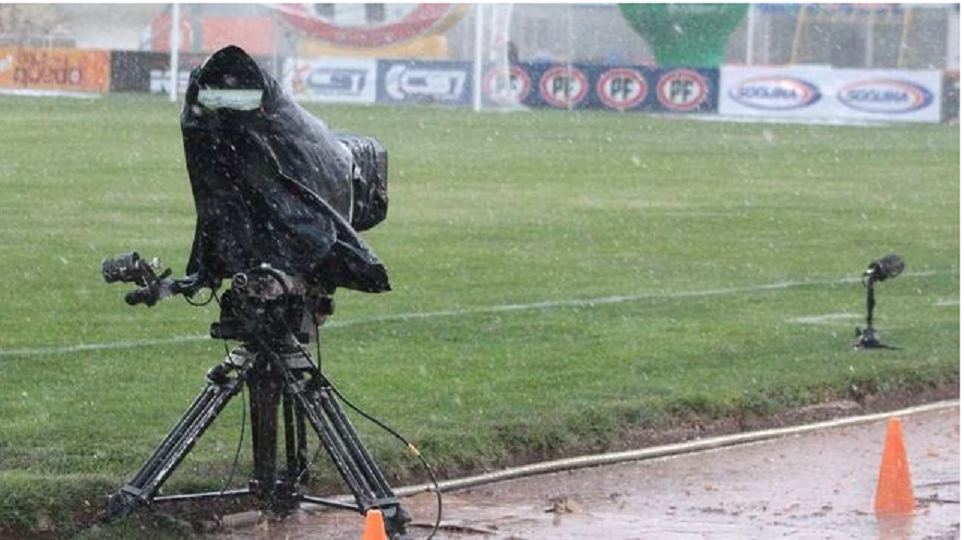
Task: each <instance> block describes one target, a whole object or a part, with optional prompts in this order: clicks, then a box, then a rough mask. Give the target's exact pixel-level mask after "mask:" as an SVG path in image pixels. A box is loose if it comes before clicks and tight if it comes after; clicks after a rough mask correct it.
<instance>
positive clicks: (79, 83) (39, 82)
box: [0, 47, 110, 94]
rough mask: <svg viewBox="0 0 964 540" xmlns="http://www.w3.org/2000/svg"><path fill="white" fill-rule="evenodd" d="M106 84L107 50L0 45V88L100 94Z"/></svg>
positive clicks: (108, 62) (108, 75)
mask: <svg viewBox="0 0 964 540" xmlns="http://www.w3.org/2000/svg"><path fill="white" fill-rule="evenodd" d="M109 83H110V53H108V52H107V51H82V50H76V49H46V48H44V49H41V48H26V47H25V48H20V47H0V90H3V91H14V92H28V93H29V92H39V93H51V92H53V93H67V94H78V93H81V94H102V93H105V92H107V91H108V85H109Z"/></svg>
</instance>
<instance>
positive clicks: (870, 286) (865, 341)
mask: <svg viewBox="0 0 964 540" xmlns="http://www.w3.org/2000/svg"><path fill="white" fill-rule="evenodd" d="M878 275H879V272H877V271H875V268H874V265H873V264H872V265H871V268H868V269H867V271H866V272H865V273H864V277H863V279H862V281H863V284H864V287H865V288H866V289H867V328H864V329H860V328H857V330H856V335H857V337H858V338H859V339H858V340H857V342H856V343H854V345H853V350H855V351H860V350H866V349H891V350H898V348H897V347H891V346H890V345H885V344H883V343H881V341H880V338H879V336H878V334H877V329H875V328H874V307H876V306H877V301H876V299H875V298H874V284H875V283H877V282H878V281H883V280H884V279H886V277H878Z"/></svg>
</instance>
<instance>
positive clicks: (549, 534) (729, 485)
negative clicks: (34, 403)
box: [210, 404, 960, 540]
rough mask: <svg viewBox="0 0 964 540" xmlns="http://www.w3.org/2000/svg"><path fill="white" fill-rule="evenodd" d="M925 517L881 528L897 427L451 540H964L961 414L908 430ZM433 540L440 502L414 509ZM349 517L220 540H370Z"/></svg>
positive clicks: (508, 498)
mask: <svg viewBox="0 0 964 540" xmlns="http://www.w3.org/2000/svg"><path fill="white" fill-rule="evenodd" d="M900 418H901V420H902V424H903V432H904V437H905V442H906V447H907V458H908V462H909V464H910V469H911V479H912V483H913V486H914V495H915V497H916V499H917V508H916V511H915V512H914V514H913V515H912V516H910V517H909V518H896V519H880V518H878V517H877V516H876V515H875V513H874V511H873V508H874V495H875V490H876V484H877V476H878V473H879V468H880V459H881V453H882V449H883V441H884V436H885V433H886V419H881V420H879V421H873V422H870V423H866V424H861V425H853V426H848V427H840V428H831V429H823V430H820V431H817V432H814V433H809V434H805V435H798V436H792V437H786V438H781V439H777V440H770V441H765V442H757V443H751V444H745V445H740V446H734V447H729V448H724V449H719V450H712V451H705V452H699V453H694V454H687V455H682V456H677V457H667V458H659V459H654V460H649V461H639V462H630V463H623V464H619V465H611V466H605V467H596V468H590V469H580V470H576V471H571V472H562V473H554V474H549V475H543V476H538V477H530V478H523V479H516V480H511V481H505V482H501V483H497V484H491V485H485V486H481V487H476V488H472V489H464V490H461V491H456V492H452V493H447V494H445V495H444V503H445V507H444V515H443V520H442V524H443V528H442V530H440V531H439V532H438V533H437V534H436V535H435V538H436V539H438V540H466V539H470V538H479V539H493V540H541V539H552V540H585V539H606V540H650V539H652V540H695V539H713V540H747V539H761V540H763V539H772V538H792V539H799V540H818V539H826V540H844V539H855V540H856V539H859V540H952V539H958V538H960V409H959V405H956V404H954V405H952V406H950V407H947V408H943V409H940V410H936V411H929V412H918V413H914V414H906V415H901V416H900ZM403 503H404V506H405V507H406V509H407V510H409V512H410V513H412V515H413V516H414V518H415V521H414V526H413V527H411V529H410V533H411V535H412V538H413V540H415V539H422V538H426V537H427V536H428V535H429V533H430V532H431V528H430V525H432V524H433V523H434V520H435V510H436V507H435V497H434V495H431V494H428V493H423V494H420V495H416V496H414V497H410V498H407V499H405V500H404V501H403ZM362 525H363V519H362V518H361V517H360V516H358V515H357V514H354V513H350V512H344V511H321V512H317V513H313V514H310V513H299V514H298V515H295V516H291V517H289V518H288V519H286V520H284V521H283V522H272V523H264V522H262V523H256V522H254V521H252V520H248V521H247V522H245V520H239V524H237V525H235V526H234V527H233V528H231V529H230V530H227V531H223V532H221V533H217V534H213V535H210V537H211V538H214V539H217V540H242V539H245V540H253V539H258V540H261V539H268V538H270V539H272V540H274V539H283V538H288V539H290V540H308V539H329V540H358V539H360V538H361V533H362Z"/></svg>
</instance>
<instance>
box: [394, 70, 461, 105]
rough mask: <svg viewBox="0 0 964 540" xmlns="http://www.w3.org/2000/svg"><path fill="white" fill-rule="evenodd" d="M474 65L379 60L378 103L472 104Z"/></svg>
mask: <svg viewBox="0 0 964 540" xmlns="http://www.w3.org/2000/svg"><path fill="white" fill-rule="evenodd" d="M472 84H473V82H472V64H471V63H470V62H455V61H435V62H430V61H402V60H379V61H378V89H377V93H376V99H377V101H378V102H379V103H389V104H394V103H431V104H435V105H459V106H469V105H471V104H472Z"/></svg>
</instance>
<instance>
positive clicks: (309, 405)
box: [283, 366, 411, 540]
mask: <svg viewBox="0 0 964 540" xmlns="http://www.w3.org/2000/svg"><path fill="white" fill-rule="evenodd" d="M283 370H284V373H285V384H286V391H287V392H288V394H289V395H290V396H291V397H292V399H293V400H294V402H295V404H296V405H297V406H298V408H299V411H300V412H301V413H302V414H304V416H305V417H306V418H307V419H308V422H309V423H310V424H311V426H312V428H314V430H315V432H316V433H317V435H318V437H319V439H321V442H322V444H323V445H324V447H325V450H326V451H327V452H328V456H329V457H330V458H331V460H332V462H333V463H334V464H335V468H336V469H337V470H338V473H339V474H340V475H341V477H342V479H343V480H344V481H345V483H346V484H347V485H348V487H349V489H351V492H352V494H353V495H354V497H355V502H356V504H357V508H358V511H359V512H360V513H362V514H364V513H365V512H367V511H368V510H370V509H379V510H381V511H382V514H383V516H384V518H385V532H386V533H387V534H388V537H389V538H390V539H392V540H396V539H399V540H401V539H405V538H408V535H407V533H406V531H405V529H406V525H407V524H408V522H409V521H411V517H410V516H409V515H408V513H407V512H406V511H405V510H404V509H403V508H402V507H401V504H400V503H399V501H398V498H397V497H395V494H394V493H393V492H392V489H391V487H389V485H388V481H387V480H386V479H385V477H384V475H383V474H382V472H381V471H380V470H379V468H378V466H377V465H376V464H375V461H374V459H373V458H372V456H371V454H369V453H368V450H367V449H366V448H365V447H364V445H363V444H362V442H361V440H360V439H359V437H358V433H357V432H356V431H355V428H354V426H352V424H351V422H350V421H349V419H348V417H347V416H345V413H344V411H343V410H342V409H341V406H340V405H339V404H338V402H337V401H336V400H335V398H334V397H333V396H332V390H331V385H330V384H329V383H328V381H327V380H326V379H325V377H324V375H322V373H321V371H320V370H319V369H317V367H315V368H313V369H308V370H299V372H298V374H297V376H296V374H295V373H294V372H293V371H292V370H291V369H290V368H288V367H287V366H285V367H284V368H283ZM305 375H309V376H310V378H307V379H306V378H305V377H304V376H305Z"/></svg>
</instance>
